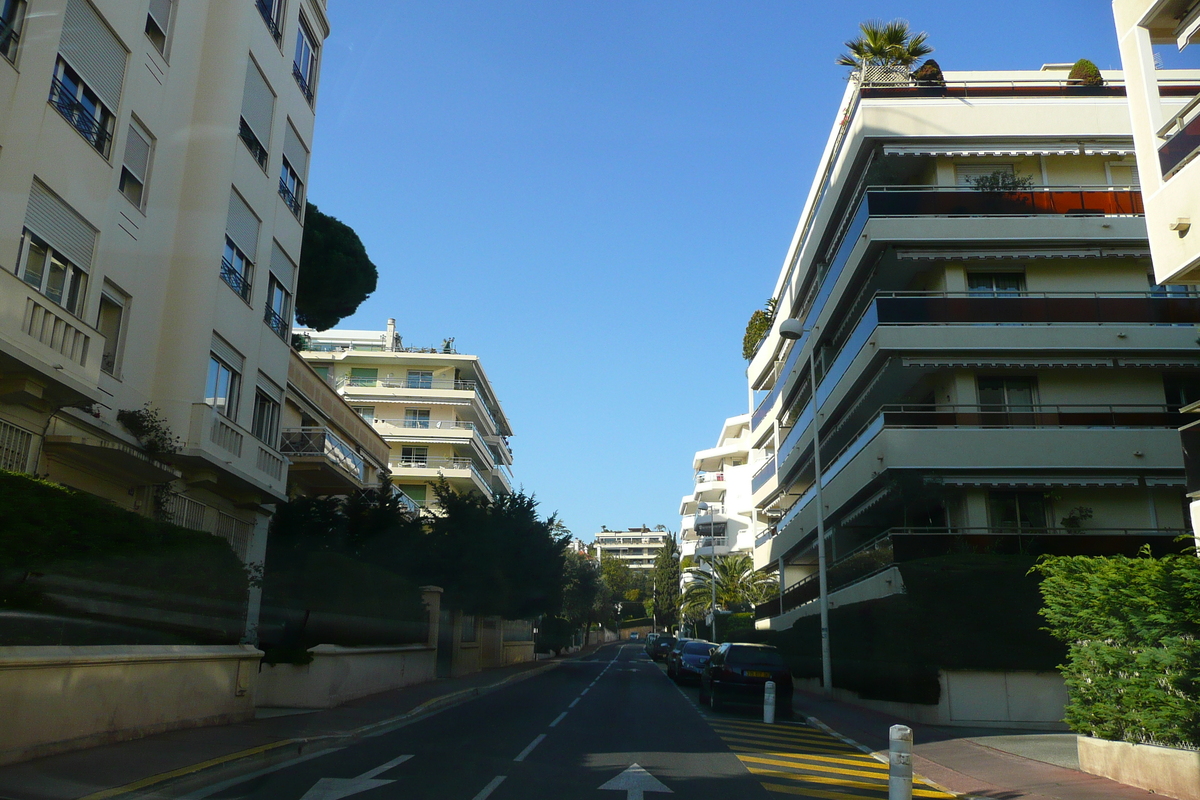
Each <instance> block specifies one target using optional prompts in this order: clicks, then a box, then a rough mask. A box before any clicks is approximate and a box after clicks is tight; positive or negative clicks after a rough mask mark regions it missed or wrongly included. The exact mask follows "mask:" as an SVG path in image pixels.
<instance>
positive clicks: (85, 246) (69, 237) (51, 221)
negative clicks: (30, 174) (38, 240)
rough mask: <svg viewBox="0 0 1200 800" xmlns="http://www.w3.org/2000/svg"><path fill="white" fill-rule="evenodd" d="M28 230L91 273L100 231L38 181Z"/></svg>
mask: <svg viewBox="0 0 1200 800" xmlns="http://www.w3.org/2000/svg"><path fill="white" fill-rule="evenodd" d="M25 227H27V228H29V230H31V231H33V232H34V233H36V234H37V235H38V236H40V237H42V238H43V239H45V240H46V242H47V243H48V244H49V245H50V246H51V247H53V248H54V249H55V250H57V251H59V252H60V253H62V254H63V255H64V256H66V258H67V260H68V261H70V262H71V263H72V264H74V265H75V266H77V267H80V268H81V269H85V270H86V269H90V268H91V265H92V251H94V250H95V249H96V229H95V228H93V227H92V226H91V225H89V224H88V223H87V221H86V220H84V218H83V217H81V216H79V215H78V214H76V213H75V210H74V209H72V208H71V207H70V206H69V205H67V204H66V203H64V202H63V201H62V200H61V199H59V197H58V195H56V194H54V193H53V192H51V191H50V190H49V189H47V188H46V186H45V184H43V183H42V182H41V181H39V180H37V179H36V178H35V179H34V181H33V186H32V187H31V188H30V190H29V205H28V206H27V207H26V209H25Z"/></svg>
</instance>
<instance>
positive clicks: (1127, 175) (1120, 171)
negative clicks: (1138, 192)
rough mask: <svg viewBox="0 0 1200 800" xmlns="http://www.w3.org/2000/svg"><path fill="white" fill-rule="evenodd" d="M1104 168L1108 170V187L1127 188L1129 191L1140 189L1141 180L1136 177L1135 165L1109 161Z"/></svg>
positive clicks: (1139, 177)
mask: <svg viewBox="0 0 1200 800" xmlns="http://www.w3.org/2000/svg"><path fill="white" fill-rule="evenodd" d="M1105 166H1106V167H1107V168H1108V184H1109V185H1110V186H1120V187H1128V188H1130V189H1140V188H1142V179H1141V176H1140V175H1138V168H1137V164H1125V163H1122V162H1120V161H1110V162H1109V163H1108V164H1106V165H1105Z"/></svg>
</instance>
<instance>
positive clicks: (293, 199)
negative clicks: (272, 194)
mask: <svg viewBox="0 0 1200 800" xmlns="http://www.w3.org/2000/svg"><path fill="white" fill-rule="evenodd" d="M279 196H280V197H282V198H283V202H284V205H286V206H287V207H288V208H289V209H291V212H292V213H293V214H295V215H296V218H297V219H299V218H300V198H299V197H297V196H296V193H295V192H293V191H292V187H290V186H288V185H287V183H286V182H284V180H283V178H280V179H279Z"/></svg>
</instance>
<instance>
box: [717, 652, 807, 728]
mask: <svg viewBox="0 0 1200 800" xmlns="http://www.w3.org/2000/svg"><path fill="white" fill-rule="evenodd" d="M767 681H775V715H776V716H777V717H790V716H791V714H792V673H791V672H790V671H789V670H788V667H787V664H786V663H785V662H784V660H783V656H782V655H781V654H780V652H779V651H778V650H776V649H775V648H774V647H771V646H769V645H765V644H738V643H728V642H727V643H725V644H723V645H721V646H720V647H719V648H717V651H716V652H715V653H713V654H712V657H711V658H710V659H709V661H708V664H707V665H705V667H704V672H703V673H702V674H701V675H700V702H701V703H707V704H708V705H709V706H711V707H712V709H713V710H714V711H716V710H719V709H720V708H721V707H722V706H724V705H725V704H726V703H756V704H759V705H761V704H762V701H763V687H764V686H765V685H766V683H767Z"/></svg>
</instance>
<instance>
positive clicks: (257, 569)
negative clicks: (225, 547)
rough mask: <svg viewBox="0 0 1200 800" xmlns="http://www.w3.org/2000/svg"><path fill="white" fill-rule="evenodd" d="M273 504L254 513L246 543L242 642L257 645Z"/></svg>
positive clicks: (273, 511) (273, 509) (273, 510)
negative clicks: (247, 575)
mask: <svg viewBox="0 0 1200 800" xmlns="http://www.w3.org/2000/svg"><path fill="white" fill-rule="evenodd" d="M274 513H275V507H274V506H266V507H264V509H263V511H262V512H260V513H259V514H257V515H255V519H254V531H253V532H252V533H251V534H250V541H249V542H248V543H247V545H246V568H247V569H248V570H249V572H250V591H249V592H248V594H247V596H246V624H245V626H244V627H243V629H242V644H250V645H254V646H255V647H257V646H258V617H259V613H260V612H261V610H262V581H263V569H264V567H265V565H266V560H267V530H268V529H269V528H270V526H271V517H272V516H273V515H274Z"/></svg>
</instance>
